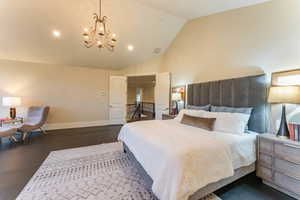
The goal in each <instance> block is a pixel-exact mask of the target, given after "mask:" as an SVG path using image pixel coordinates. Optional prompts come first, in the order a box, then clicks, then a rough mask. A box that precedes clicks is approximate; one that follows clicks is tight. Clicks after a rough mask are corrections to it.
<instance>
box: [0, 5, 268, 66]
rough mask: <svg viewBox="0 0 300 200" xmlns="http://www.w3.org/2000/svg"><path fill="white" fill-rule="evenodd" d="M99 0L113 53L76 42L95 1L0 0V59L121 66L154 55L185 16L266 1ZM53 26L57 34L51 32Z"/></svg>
mask: <svg viewBox="0 0 300 200" xmlns="http://www.w3.org/2000/svg"><path fill="white" fill-rule="evenodd" d="M102 1H103V13H104V14H105V15H107V16H108V17H109V19H110V23H109V26H110V30H111V31H113V32H115V33H116V34H117V35H118V36H119V40H118V44H117V48H116V50H115V52H114V53H110V52H108V51H106V50H102V52H99V50H98V49H96V48H92V49H86V48H85V47H84V46H83V45H82V37H81V33H82V30H83V28H85V27H88V26H90V25H91V23H92V14H93V13H94V12H97V11H98V0H26V1H25V0H2V1H0V24H1V31H0V44H1V45H0V59H10V60H21V61H29V62H41V63H49V64H64V65H75V66H89V67H109V68H122V67H126V66H128V65H132V64H137V63H141V62H144V61H146V60H148V59H150V58H151V57H154V56H156V54H154V53H153V51H154V49H155V48H161V49H162V51H164V50H165V49H166V48H168V46H169V45H170V43H171V42H172V40H173V39H174V38H175V37H176V34H177V33H178V32H179V30H180V29H181V27H182V26H183V24H184V23H185V22H186V21H187V20H189V19H192V18H196V17H201V16H205V15H208V14H212V13H216V12H221V11H225V10H229V9H234V8H239V7H243V6H248V5H252V4H256V3H261V2H265V1H268V0H189V1H187V0H185V1H184V0H102ZM54 29H57V30H60V31H61V34H62V35H61V38H59V39H57V38H54V37H53V36H52V30H54ZM129 44H132V45H133V46H134V47H135V49H134V51H133V52H129V51H128V50H127V48H126V47H127V45H129Z"/></svg>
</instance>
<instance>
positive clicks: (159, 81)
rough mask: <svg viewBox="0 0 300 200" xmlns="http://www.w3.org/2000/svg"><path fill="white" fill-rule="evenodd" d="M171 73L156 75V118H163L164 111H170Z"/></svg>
mask: <svg viewBox="0 0 300 200" xmlns="http://www.w3.org/2000/svg"><path fill="white" fill-rule="evenodd" d="M170 85H171V84H170V73H169V72H167V73H160V74H157V75H156V85H155V118H156V119H162V114H163V113H166V112H167V113H169V106H170Z"/></svg>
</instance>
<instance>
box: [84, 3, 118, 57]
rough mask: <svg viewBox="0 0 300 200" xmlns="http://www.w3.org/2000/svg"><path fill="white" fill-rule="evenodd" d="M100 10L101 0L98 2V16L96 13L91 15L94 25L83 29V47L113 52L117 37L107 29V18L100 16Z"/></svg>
mask: <svg viewBox="0 0 300 200" xmlns="http://www.w3.org/2000/svg"><path fill="white" fill-rule="evenodd" d="M101 9H102V8H101V0H99V15H98V14H97V13H94V14H93V19H94V20H95V22H94V25H93V26H91V27H90V28H85V29H84V33H83V37H84V45H85V47H87V48H91V47H93V46H96V47H98V48H99V49H103V48H106V49H108V50H109V51H113V50H114V47H115V45H116V42H117V39H116V36H117V35H116V34H115V33H111V32H110V31H109V30H108V29H107V19H108V18H107V17H106V16H102V15H101V14H102V13H101Z"/></svg>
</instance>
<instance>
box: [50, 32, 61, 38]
mask: <svg viewBox="0 0 300 200" xmlns="http://www.w3.org/2000/svg"><path fill="white" fill-rule="evenodd" d="M52 34H53V36H54V37H57V38H58V37H60V35H61V33H60V31H58V30H54V31H52Z"/></svg>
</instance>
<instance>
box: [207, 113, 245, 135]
mask: <svg viewBox="0 0 300 200" xmlns="http://www.w3.org/2000/svg"><path fill="white" fill-rule="evenodd" d="M203 117H206V118H216V122H215V126H214V131H220V132H225V133H233V134H241V133H245V128H246V126H247V124H248V121H249V118H250V115H248V114H241V113H226V112H206V113H205V114H204V116H203Z"/></svg>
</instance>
